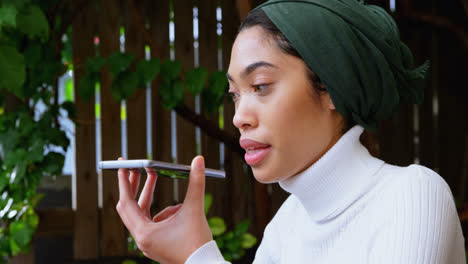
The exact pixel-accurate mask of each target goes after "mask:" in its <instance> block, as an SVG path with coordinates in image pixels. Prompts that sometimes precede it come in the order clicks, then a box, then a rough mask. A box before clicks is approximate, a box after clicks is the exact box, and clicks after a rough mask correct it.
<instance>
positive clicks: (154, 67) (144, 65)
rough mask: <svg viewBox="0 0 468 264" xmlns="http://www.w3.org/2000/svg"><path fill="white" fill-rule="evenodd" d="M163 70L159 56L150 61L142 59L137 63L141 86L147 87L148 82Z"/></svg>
mask: <svg viewBox="0 0 468 264" xmlns="http://www.w3.org/2000/svg"><path fill="white" fill-rule="evenodd" d="M160 70H161V63H160V62H159V59H158V58H153V59H151V60H149V61H147V60H141V61H140V62H139V63H138V64H137V72H138V76H139V77H140V83H139V86H140V87H146V84H147V83H149V82H151V81H153V80H154V79H155V78H156V77H157V76H158V74H159V71H160Z"/></svg>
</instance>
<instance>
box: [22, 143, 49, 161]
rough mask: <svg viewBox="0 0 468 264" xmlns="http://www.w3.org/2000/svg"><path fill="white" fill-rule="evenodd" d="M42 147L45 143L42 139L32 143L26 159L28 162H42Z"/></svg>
mask: <svg viewBox="0 0 468 264" xmlns="http://www.w3.org/2000/svg"><path fill="white" fill-rule="evenodd" d="M44 145H45V142H44V140H42V139H36V140H34V141H32V144H31V145H30V146H29V151H28V152H27V157H26V159H27V160H28V161H30V162H37V161H39V162H40V161H42V160H43V159H44Z"/></svg>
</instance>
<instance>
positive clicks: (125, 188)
mask: <svg viewBox="0 0 468 264" xmlns="http://www.w3.org/2000/svg"><path fill="white" fill-rule="evenodd" d="M119 160H123V158H119ZM117 175H118V178H119V200H121V201H123V200H133V198H132V196H133V195H132V194H133V192H132V188H131V185H130V180H129V172H128V170H127V169H119V170H118V172H117Z"/></svg>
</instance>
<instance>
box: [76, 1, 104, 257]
mask: <svg viewBox="0 0 468 264" xmlns="http://www.w3.org/2000/svg"><path fill="white" fill-rule="evenodd" d="M80 2H82V1H74V2H73V3H72V5H73V10H75V11H76V9H77V8H83V5H82V4H81V3H80ZM77 14H78V15H77V16H76V18H75V19H74V20H73V24H72V30H73V65H74V66H75V67H74V68H75V69H74V87H75V89H74V90H75V102H76V110H77V111H76V113H77V117H76V119H77V125H76V128H75V168H76V213H75V226H74V241H73V242H74V253H75V259H94V258H97V257H98V256H99V231H98V230H99V210H98V185H97V173H96V144H95V143H96V135H95V134H96V133H95V131H96V121H95V120H96V119H95V113H94V109H95V106H94V104H95V102H94V96H93V97H92V98H91V99H90V100H89V101H87V102H85V101H83V100H82V99H81V98H80V96H79V92H78V83H79V82H80V79H81V78H82V76H83V75H84V74H85V64H86V60H87V58H88V57H93V56H95V55H96V54H95V48H94V42H93V40H94V36H95V32H94V27H95V19H94V18H95V17H96V13H95V12H94V6H93V5H92V4H87V5H85V6H84V10H80V11H79V12H77Z"/></svg>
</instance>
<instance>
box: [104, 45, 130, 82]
mask: <svg viewBox="0 0 468 264" xmlns="http://www.w3.org/2000/svg"><path fill="white" fill-rule="evenodd" d="M134 57H135V55H133V54H126V53H121V52H114V53H112V54H111V55H110V56H109V58H108V59H107V63H108V64H109V72H110V75H111V78H112V79H114V78H115V77H116V76H117V75H118V74H119V73H120V72H123V71H125V70H126V69H127V68H128V66H130V64H131V63H132V61H133V58H134Z"/></svg>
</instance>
